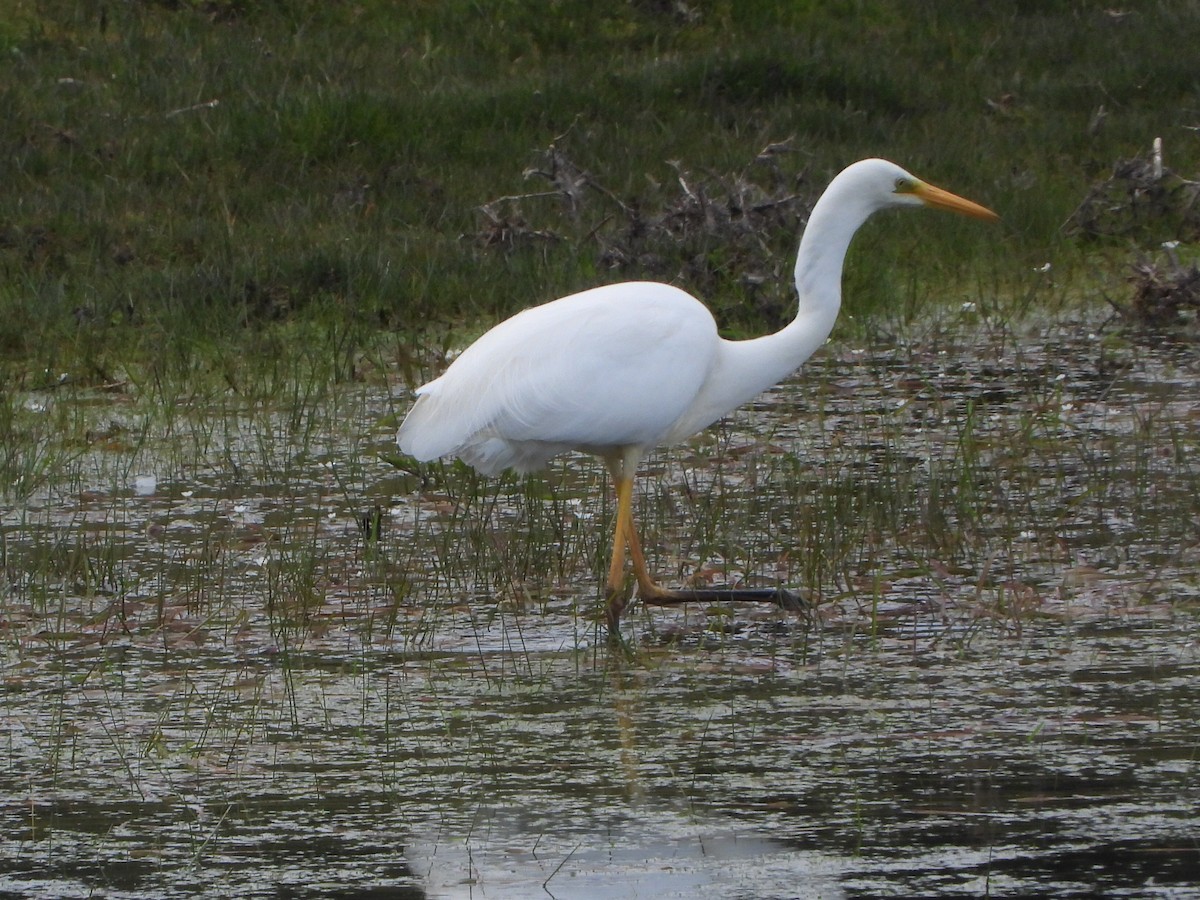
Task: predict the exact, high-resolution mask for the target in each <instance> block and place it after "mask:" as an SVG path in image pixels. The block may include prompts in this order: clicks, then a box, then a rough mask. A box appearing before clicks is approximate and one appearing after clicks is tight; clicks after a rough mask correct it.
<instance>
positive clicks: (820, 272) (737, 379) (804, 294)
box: [673, 164, 879, 438]
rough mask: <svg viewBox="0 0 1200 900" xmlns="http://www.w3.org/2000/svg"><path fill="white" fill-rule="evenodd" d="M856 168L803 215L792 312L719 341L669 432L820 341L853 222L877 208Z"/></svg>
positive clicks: (789, 365) (777, 372) (700, 421)
mask: <svg viewBox="0 0 1200 900" xmlns="http://www.w3.org/2000/svg"><path fill="white" fill-rule="evenodd" d="M861 165H862V164H858V165H856V166H851V167H850V168H848V169H846V170H845V171H843V172H842V173H841V174H840V175H838V177H836V178H835V179H834V180H833V181H832V182H830V184H829V187H828V188H826V189H825V193H823V194H822V195H821V198H820V199H819V200H818V201H817V204H816V206H814V207H813V211H812V214H811V215H810V216H809V218H808V226H807V227H806V228H805V229H804V236H803V237H802V238H801V240H800V250H799V253H798V254H797V256H796V290H797V292H798V293H799V307H798V308H797V310H796V317H795V318H794V319H793V320H792V321H791V322H790V323H789V324H788V325H786V326H785V327H784V328H782V329H781V330H779V331H777V332H775V333H774V334H768V335H764V336H763V337H760V338H753V339H751V340H747V341H725V342H723V343H722V345H721V355H720V360H719V363H718V365H717V366H716V367H715V369H714V371H713V373H712V375H711V377H710V378H709V380H708V383H707V384H706V385H705V386H704V389H703V391H702V392H701V396H700V397H699V398H697V403H696V404H695V405H694V406H693V407H692V409H691V410H689V414H688V415H687V416H686V417H685V418H684V419H683V420H681V421H680V422H679V423H677V426H676V428H675V429H673V437H676V438H682V437H684V436H686V435H689V434H693V433H695V432H696V431H698V430H699V429H701V428H704V427H705V426H707V425H710V424H712V423H713V422H715V421H716V420H717V419H719V418H720V417H721V416H723V415H725V414H726V413H727V412H729V411H730V410H731V409H734V408H735V407H738V406H740V405H742V404H743V403H745V402H746V401H748V400H750V399H752V398H753V397H755V396H757V395H758V394H760V393H762V392H763V391H765V390H766V389H767V388H769V387H771V386H772V385H775V384H777V383H778V382H780V381H782V380H783V379H784V378H786V377H787V376H788V375H790V374H791V373H792V372H794V371H795V370H796V369H798V368H799V367H800V364H801V363H803V362H804V361H805V360H806V359H808V358H809V357H810V356H812V354H813V353H814V352H815V351H816V350H817V349H818V348H819V347H820V346H821V345H822V344H823V343H825V339H826V338H828V337H829V332H830V331H832V330H833V323H834V322H835V321H836V320H837V315H838V309H839V308H840V307H841V305H842V264H843V263H844V262H845V259H846V251H847V250H848V249H849V247H850V241H851V239H852V238H853V237H854V233H855V232H856V231H858V229H859V226H861V225H862V224H863V222H865V221H866V220H867V219H868V218H869V217H870V216H871V214H872V213H873V212H875V211H876V209H878V208H879V205H878V203H877V202H873V201H871V200H869V199H866V198H867V197H868V196H869V195H868V194H866V193H865V192H864V191H863V190H862V186H861V184H860V181H861V175H862V169H861V168H859V167H860V166H861Z"/></svg>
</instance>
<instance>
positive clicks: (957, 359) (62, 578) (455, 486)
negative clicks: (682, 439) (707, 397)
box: [0, 308, 1200, 896]
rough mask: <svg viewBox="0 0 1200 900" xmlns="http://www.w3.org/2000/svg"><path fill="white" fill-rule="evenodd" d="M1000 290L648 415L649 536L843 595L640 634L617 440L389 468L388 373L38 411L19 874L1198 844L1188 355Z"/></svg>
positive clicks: (418, 871) (225, 872) (23, 573)
mask: <svg viewBox="0 0 1200 900" xmlns="http://www.w3.org/2000/svg"><path fill="white" fill-rule="evenodd" d="M985 324H986V323H983V322H981V321H978V319H977V313H976V311H975V310H973V309H969V308H968V309H964V310H962V311H961V313H960V316H959V318H958V319H956V320H954V321H950V322H947V321H936V320H935V321H931V322H930V323H929V324H928V326H927V328H925V329H923V330H922V329H918V330H916V331H915V332H914V334H913V336H912V337H911V338H909V339H908V340H905V341H895V340H893V341H881V342H878V343H876V344H874V345H872V346H871V347H870V348H869V349H867V350H860V349H852V348H849V347H846V346H841V345H834V346H833V347H831V348H830V349H829V350H828V351H826V352H825V353H824V354H822V356H821V357H819V359H818V360H817V361H816V362H815V365H814V366H811V367H810V368H809V369H808V370H807V371H806V373H805V375H804V377H802V378H800V379H799V380H797V381H796V382H794V383H789V384H787V385H784V386H783V387H781V388H780V389H779V390H777V391H774V392H772V393H770V394H768V395H766V396H765V397H763V398H762V399H761V401H760V402H759V403H757V404H755V405H753V406H751V407H749V408H747V409H746V410H744V411H742V412H739V413H738V414H737V415H735V416H734V417H733V418H731V419H730V420H729V421H727V422H726V423H724V424H723V425H722V426H721V427H720V428H719V429H716V430H714V431H712V432H709V433H706V434H704V435H700V436H698V437H697V438H696V439H695V440H694V441H693V442H691V443H690V444H689V445H687V446H686V447H683V448H678V449H677V450H674V451H668V452H662V453H659V454H657V455H656V456H655V457H654V458H653V460H652V461H651V465H650V466H649V467H648V476H647V477H646V478H644V479H643V481H642V483H641V484H640V485H639V490H640V493H639V495H638V503H639V507H640V508H639V510H638V512H639V515H640V516H641V518H642V520H643V521H644V522H646V523H647V526H648V527H647V548H646V549H647V553H648V554H650V556H651V557H652V562H654V563H656V564H657V565H658V566H659V567H660V568H661V569H662V570H663V571H664V572H673V573H675V574H676V575H677V576H678V577H679V578H680V579H687V578H696V579H700V580H705V579H714V580H720V581H736V580H739V579H743V580H747V581H749V582H751V583H753V581H754V580H755V579H756V578H759V577H762V578H765V579H767V580H771V581H774V580H776V579H782V580H783V581H785V582H786V583H791V584H794V585H796V586H798V587H803V588H804V589H805V590H807V591H808V592H809V594H810V596H811V597H812V599H813V600H814V601H816V602H817V603H818V607H817V620H816V622H815V623H810V622H809V621H807V620H805V619H803V618H800V617H794V616H789V615H788V614H785V613H783V612H781V611H779V610H778V609H775V608H774V607H755V606H745V607H734V606H730V607H721V606H696V607H689V608H684V609H679V610H671V609H653V608H645V607H641V606H635V607H634V610H633V612H634V614H633V615H631V616H630V617H629V621H628V622H627V623H626V636H627V637H628V639H629V645H628V648H627V650H626V651H625V652H622V653H618V652H616V651H613V650H610V649H608V648H607V647H606V645H605V642H604V641H603V640H602V639H598V638H600V637H601V635H602V632H601V631H600V630H599V629H598V625H597V618H598V613H599V606H600V600H601V597H600V580H601V578H602V575H603V569H604V560H605V557H606V551H607V547H606V546H605V541H606V540H607V537H606V536H607V534H608V533H609V529H608V528H607V527H606V526H605V524H604V521H603V519H604V517H608V516H611V515H612V510H611V509H602V510H601V509H597V510H592V509H590V508H589V507H588V506H587V505H586V504H583V503H581V502H580V501H581V499H582V498H584V497H585V496H592V495H595V494H596V493H598V489H599V488H600V487H602V485H597V484H596V483H595V482H596V481H597V480H599V479H601V478H603V475H602V472H601V471H600V470H599V469H598V468H592V467H589V466H588V465H587V464H586V463H584V462H580V461H572V462H571V463H570V464H564V465H562V466H561V467H558V468H555V469H552V470H551V471H550V472H549V473H548V474H547V475H546V476H545V477H544V478H535V479H533V480H531V481H528V482H526V481H518V480H517V479H515V478H511V477H508V478H499V479H481V478H479V477H478V476H477V475H475V474H474V473H472V472H471V471H469V470H467V469H466V468H464V467H461V466H455V465H436V466H431V467H428V468H424V469H422V470H420V471H416V472H405V471H402V470H399V469H397V468H396V467H395V466H393V465H392V463H391V462H390V461H389V460H390V459H391V458H392V455H391V450H390V442H391V439H392V431H393V428H394V421H395V419H394V411H395V409H396V408H397V406H402V405H403V401H402V400H401V399H399V398H398V397H396V396H393V393H392V391H393V388H390V387H389V386H388V384H387V383H386V382H384V381H382V380H379V379H373V380H365V381H361V382H355V383H346V384H342V385H339V386H336V387H331V388H329V389H322V390H314V389H310V388H306V387H304V386H303V385H302V384H300V385H294V386H292V387H290V388H289V389H288V390H286V391H283V392H282V393H281V395H280V399H277V400H275V401H273V400H272V399H271V398H270V396H269V393H270V392H269V391H267V390H264V391H262V392H260V391H258V390H254V389H251V388H250V386H249V385H246V386H244V388H243V390H242V391H241V392H240V393H239V394H225V395H222V396H219V397H218V396H215V395H214V396H213V397H210V398H208V399H206V400H204V401H203V402H199V403H192V404H189V403H185V402H178V403H174V404H167V405H162V404H160V403H158V402H157V399H156V398H154V397H153V395H152V394H150V395H149V398H150V399H151V400H152V401H153V402H146V398H144V397H143V396H141V395H139V394H138V392H136V391H117V392H113V393H105V392H97V391H94V390H92V389H89V388H84V387H74V386H70V385H67V386H66V388H65V389H64V390H57V391H56V392H55V393H54V394H53V404H52V406H53V408H50V407H49V406H48V407H47V409H45V410H38V409H37V408H36V404H35V406H34V408H28V407H27V406H25V407H20V408H19V409H18V408H16V407H14V408H12V409H11V411H10V416H11V419H10V421H11V422H12V423H14V424H12V425H10V426H7V427H9V431H8V434H9V435H10V436H15V439H18V440H23V441H25V444H24V445H23V446H24V447H26V448H27V449H29V450H30V451H31V452H35V453H37V454H39V455H38V457H37V458H38V459H40V460H42V462H41V463H39V464H38V465H39V466H40V470H39V471H40V472H41V473H42V474H41V476H40V477H39V478H38V479H35V480H33V481H25V480H22V479H20V478H18V479H15V480H12V481H10V482H8V484H7V486H6V492H7V493H6V496H7V497H8V498H9V504H8V505H6V506H5V508H4V512H3V517H2V520H0V533H2V540H0V551H2V559H0V561H2V563H3V592H2V593H0V653H3V671H4V676H3V692H0V716H2V719H0V721H3V723H4V726H3V727H4V732H3V733H4V755H3V761H2V762H0V768H2V770H3V773H4V776H5V779H4V780H5V783H6V784H8V785H10V786H11V787H10V788H9V789H7V790H6V791H5V792H3V794H2V795H0V818H2V820H3V824H4V827H5V830H6V834H8V835H10V840H9V841H8V842H7V843H6V845H5V850H4V851H3V856H2V859H3V862H2V863H0V886H2V887H3V889H6V890H35V889H40V887H39V886H44V887H45V888H46V889H47V890H50V891H52V892H56V893H64V892H67V893H69V892H72V891H75V892H81V891H85V890H93V891H94V890H110V891H117V890H120V891H122V892H124V893H128V894H146V895H150V894H155V895H161V894H162V893H164V892H166V893H169V892H182V891H189V892H193V893H201V894H204V893H206V892H207V893H210V894H213V895H217V894H220V895H228V894H229V893H244V892H249V891H253V890H257V889H258V887H260V886H262V885H263V884H264V880H267V881H269V882H270V883H271V884H272V885H279V884H292V885H303V886H305V889H307V890H318V889H321V886H322V885H325V886H329V885H332V884H333V882H334V881H336V882H337V883H338V885H340V886H341V887H343V888H344V887H347V886H351V887H352V886H355V885H358V886H364V887H365V886H367V885H374V886H379V885H391V886H393V887H394V888H395V889H396V890H397V891H411V892H413V894H414V896H416V895H419V892H420V891H423V890H426V889H428V890H429V891H431V892H434V893H436V891H437V890H438V889H443V890H451V888H449V887H446V886H447V885H453V884H457V883H460V882H461V881H462V880H463V879H468V880H470V879H474V880H475V881H476V882H477V883H478V884H480V885H484V886H486V887H487V888H488V891H489V893H491V892H492V891H494V892H496V893H497V894H498V895H499V896H505V895H506V892H507V893H509V894H512V895H520V894H522V893H528V892H529V891H530V890H533V889H534V888H535V887H536V886H537V885H540V884H542V883H543V882H548V885H549V887H550V888H551V889H552V888H554V887H555V885H556V884H558V882H559V880H560V879H562V884H561V885H560V886H559V890H560V891H562V892H564V893H568V894H569V893H570V891H569V890H568V885H584V886H586V885H593V886H594V885H597V884H601V883H603V884H612V885H619V886H620V887H621V889H622V890H625V891H628V890H633V889H639V890H643V889H644V890H649V889H656V890H658V889H661V890H677V891H683V892H685V893H686V892H687V891H688V890H689V889H690V888H689V887H688V886H689V885H695V884H704V885H709V886H711V885H716V886H720V885H735V884H736V885H741V884H743V883H750V884H753V885H755V886H756V888H755V889H756V891H757V892H758V893H759V894H760V895H762V896H792V895H794V893H795V892H796V890H797V888H796V885H797V884H798V883H802V884H803V885H804V887H803V888H801V891H802V892H807V893H812V894H820V893H828V892H830V891H833V890H840V891H856V890H861V891H865V892H877V891H882V890H893V889H897V890H904V891H909V892H915V893H928V892H930V891H936V890H943V889H960V890H969V891H977V890H983V889H984V886H990V889H991V890H992V891H993V892H1004V891H1007V892H1020V891H1021V890H1025V889H1029V888H1030V887H1031V886H1034V885H1036V886H1038V887H1039V889H1041V888H1044V887H1045V886H1046V885H1056V886H1057V887H1058V888H1061V889H1062V890H1063V891H1065V892H1068V893H1069V892H1071V891H1076V892H1078V891H1086V890H1093V889H1106V888H1113V889H1116V888H1120V887H1122V886H1131V885H1137V884H1141V883H1142V882H1143V881H1145V880H1146V879H1149V878H1154V879H1156V881H1157V882H1158V883H1160V884H1184V883H1188V882H1189V879H1190V878H1191V874H1190V873H1193V872H1194V871H1195V866H1196V864H1197V860H1196V858H1195V855H1194V853H1192V851H1191V850H1189V849H1187V848H1188V847H1189V846H1190V845H1189V844H1187V841H1186V838H1185V835H1186V833H1187V832H1188V829H1189V828H1190V822H1191V817H1192V809H1193V808H1194V805H1195V801H1196V799H1197V798H1196V796H1195V793H1194V787H1193V783H1194V779H1192V778H1191V770H1192V768H1193V761H1194V757H1195V749H1196V746H1197V740H1198V738H1200V735H1198V734H1197V731H1196V724H1195V719H1194V716H1193V715H1192V714H1191V708H1192V704H1191V703H1190V696H1191V688H1192V685H1193V684H1194V679H1195V677H1196V674H1197V665H1200V663H1198V661H1197V658H1196V653H1195V647H1194V641H1193V640H1192V637H1191V635H1192V632H1193V631H1194V624H1195V617H1196V611H1197V608H1198V607H1197V602H1198V598H1200V580H1198V578H1197V575H1196V572H1197V561H1198V560H1197V550H1196V547H1197V540H1196V533H1195V527H1196V526H1195V521H1194V508H1195V504H1194V497H1195V495H1196V492H1197V480H1198V478H1200V471H1197V468H1196V466H1195V465H1194V464H1193V463H1192V460H1193V459H1195V458H1196V447H1195V444H1196V440H1197V439H1196V436H1195V433H1194V429H1193V428H1192V427H1191V425H1192V422H1193V420H1194V417H1195V410H1196V408H1197V404H1198V403H1200V396H1197V395H1196V391H1195V384H1196V380H1195V367H1196V362H1195V359H1194V356H1193V355H1192V354H1191V353H1190V351H1189V350H1188V349H1187V348H1179V349H1173V348H1170V347H1162V348H1158V349H1156V350H1154V351H1150V350H1147V349H1145V348H1142V347H1139V346H1138V345H1136V344H1132V343H1129V342H1126V341H1124V340H1121V339H1118V338H1114V337H1113V336H1111V335H1105V334H1097V333H1095V332H1094V331H1093V330H1092V329H1094V328H1095V327H1096V326H1095V323H1089V322H1086V321H1064V322H1059V323H1048V324H1047V325H1045V326H1044V327H1040V328H1037V329H1033V328H1032V327H1031V328H1030V330H1029V331H1028V332H1027V333H1026V332H1013V331H1010V330H1009V329H1007V328H1004V327H1002V326H997V325H996V324H995V323H991V324H990V325H986V327H981V326H984V325H985ZM282 383H283V382H280V384H282ZM271 389H272V390H274V389H275V388H271ZM22 410H23V411H22ZM26 415H28V416H30V417H32V419H31V420H30V421H28V422H27V421H26V420H25V418H24V417H25V416H26ZM46 415H51V416H55V417H57V418H56V419H55V421H56V422H57V423H59V426H62V427H58V426H56V428H54V429H51V430H41V429H39V428H38V427H37V424H38V422H40V421H42V419H41V418H39V417H44V416H46ZM18 423H21V424H18ZM67 426H69V427H67ZM11 458H12V459H16V458H17V457H16V455H15V454H14V455H13V456H12V457H11ZM664 548H671V550H670V551H667V550H666V549H664ZM514 811H516V812H514ZM1047 823H1050V824H1047ZM1048 829H1049V830H1048ZM1167 848H1170V851H1171V852H1170V853H1165V852H1163V851H1164V850H1165V849H1167ZM1081 855H1082V856H1083V857H1086V858H1087V859H1089V860H1092V861H1093V862H1092V863H1089V864H1088V865H1086V866H1080V865H1079V864H1078V859H1079V858H1080V857H1081ZM664 866H669V868H664ZM745 879H750V880H749V881H748V882H747V881H745ZM809 888H811V890H809ZM552 892H553V891H552Z"/></svg>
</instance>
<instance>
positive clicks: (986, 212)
mask: <svg viewBox="0 0 1200 900" xmlns="http://www.w3.org/2000/svg"><path fill="white" fill-rule="evenodd" d="M913 193H914V194H916V195H917V196H918V197H920V198H921V200H923V201H924V202H925V204H926V205H927V206H932V207H934V208H935V209H947V210H949V211H950V212H956V213H961V214H962V215H964V216H971V217H973V218H976V219H986V220H987V221H989V222H996V221H998V220H999V219H1000V217H999V216H998V215H996V214H995V213H994V212H992V211H991V210H990V209H988V208H987V207H986V206H980V205H979V204H978V203H972V202H971V201H970V200H967V199H965V198H963V197H960V196H958V194H952V193H950V192H949V191H943V190H942V189H941V188H940V187H934V186H933V185H932V184H926V183H925V182H923V181H921V182H918V183H917V186H916V187H914V188H913Z"/></svg>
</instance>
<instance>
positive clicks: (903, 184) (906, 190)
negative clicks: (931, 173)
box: [896, 178, 917, 194]
mask: <svg viewBox="0 0 1200 900" xmlns="http://www.w3.org/2000/svg"><path fill="white" fill-rule="evenodd" d="M916 188H917V186H916V185H915V184H913V182H912V179H911V178H897V179H896V193H897V194H911V193H912V192H913V191H914V190H916Z"/></svg>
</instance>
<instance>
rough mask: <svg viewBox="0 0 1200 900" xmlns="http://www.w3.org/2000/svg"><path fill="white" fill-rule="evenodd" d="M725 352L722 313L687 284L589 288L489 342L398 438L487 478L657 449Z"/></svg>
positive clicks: (407, 448)
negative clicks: (610, 451)
mask: <svg viewBox="0 0 1200 900" xmlns="http://www.w3.org/2000/svg"><path fill="white" fill-rule="evenodd" d="M718 345H719V338H718V337H717V330H716V324H715V323H714V321H713V318H712V315H711V314H710V313H709V312H708V310H707V309H706V308H705V307H704V306H703V304H701V303H699V302H698V301H696V300H695V299H694V298H692V297H691V296H689V295H688V294H686V293H684V292H683V291H681V290H679V289H678V288H673V287H671V286H669V285H665V284H654V283H650V282H630V283H623V284H617V285H608V286H605V287H600V288H595V289H593V290H590V291H584V292H583V293H580V294H574V295H572V296H570V297H564V298H562V299H560V300H555V301H553V302H551V303H547V304H544V305H542V306H538V307H534V308H533V309H528V310H526V311H525V312H522V313H519V314H517V315H515V316H513V317H512V318H511V319H508V320H506V321H504V322H502V323H500V324H499V325H497V326H496V327H495V328H493V329H492V330H491V331H489V332H487V333H486V334H485V335H483V337H481V338H479V340H477V341H476V342H475V343H474V344H472V345H471V346H470V347H468V348H467V349H466V350H465V351H463V353H462V355H461V356H459V357H458V359H456V360H455V361H454V363H453V364H452V365H451V366H450V368H449V369H447V370H446V372H445V374H444V375H442V377H441V378H438V379H436V380H434V381H431V382H429V383H428V384H426V385H424V386H423V387H421V388H419V389H418V390H417V394H418V399H417V402H416V404H415V405H414V406H413V408H412V411H411V412H410V413H409V414H408V417H407V418H406V419H405V420H404V423H403V424H402V425H401V426H400V431H399V433H398V434H397V441H398V442H399V444H400V447H401V449H402V450H404V452H406V453H409V454H411V455H412V456H415V457H416V458H417V459H433V458H434V457H438V456H459V457H461V458H462V459H464V460H465V461H466V462H468V463H470V464H471V465H473V466H475V467H476V468H477V469H479V470H480V471H483V472H485V473H492V472H497V471H500V470H501V469H504V468H508V467H512V468H516V469H521V470H529V469H534V468H538V467H539V466H541V465H543V464H544V463H545V462H546V460H548V459H550V457H552V456H554V455H556V454H558V453H562V452H564V451H565V450H569V449H573V448H580V449H586V450H592V451H597V452H604V450H605V449H606V448H616V447H624V446H644V447H651V446H654V445H655V444H656V443H658V442H659V441H660V440H661V439H662V438H663V437H664V436H665V435H666V434H667V433H668V432H669V431H670V429H671V426H672V424H674V423H675V422H676V421H677V420H678V419H679V418H680V417H681V416H683V415H684V414H685V413H686V412H687V411H688V409H689V407H690V406H691V404H692V403H693V401H694V400H695V398H696V395H697V393H698V392H699V391H700V389H701V387H702V386H703V384H704V382H705V380H706V378H707V377H708V374H709V372H710V370H711V368H712V365H713V361H714V359H715V357H716V354H717V348H718Z"/></svg>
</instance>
